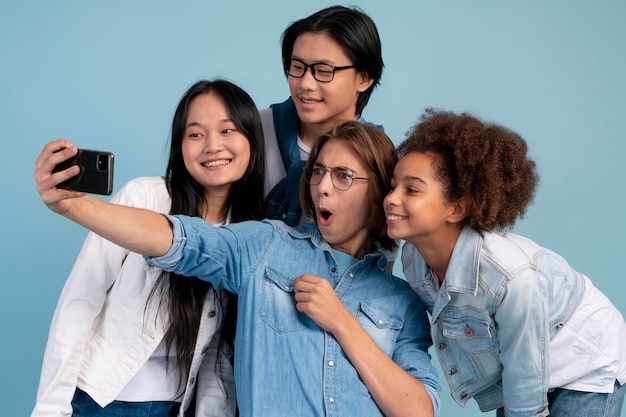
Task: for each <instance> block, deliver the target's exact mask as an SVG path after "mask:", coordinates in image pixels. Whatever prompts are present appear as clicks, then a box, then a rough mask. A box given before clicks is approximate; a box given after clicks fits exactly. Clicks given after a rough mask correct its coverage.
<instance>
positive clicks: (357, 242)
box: [329, 229, 374, 259]
mask: <svg viewBox="0 0 626 417" xmlns="http://www.w3.org/2000/svg"><path fill="white" fill-rule="evenodd" d="M368 235H369V232H368V231H367V230H365V229H364V230H363V231H362V232H361V233H359V235H357V236H354V237H353V238H352V239H351V240H350V241H348V242H342V243H330V242H329V243H330V247H331V248H333V249H335V250H338V251H340V252H343V253H347V254H348V255H350V256H352V257H353V258H357V259H363V258H364V257H365V255H367V254H368V253H370V252H372V251H373V250H374V242H373V241H372V239H371V238H370V237H369V236H368Z"/></svg>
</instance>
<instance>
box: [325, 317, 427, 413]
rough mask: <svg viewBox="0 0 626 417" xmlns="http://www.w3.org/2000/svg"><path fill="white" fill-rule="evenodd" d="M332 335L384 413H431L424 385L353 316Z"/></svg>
mask: <svg viewBox="0 0 626 417" xmlns="http://www.w3.org/2000/svg"><path fill="white" fill-rule="evenodd" d="M334 335H335V337H336V338H337V340H338V342H339V344H340V345H341V347H342V348H343V350H344V352H345V353H346V355H347V356H348V358H349V359H350V361H351V362H352V365H353V366H354V367H355V368H356V370H357V372H358V373H359V375H360V377H361V379H363V382H364V383H365V385H366V386H367V388H368V390H369V392H370V394H371V395H372V397H373V398H374V400H375V401H376V403H377V404H378V406H379V407H380V409H381V410H382V411H383V413H384V414H385V415H386V416H418V417H422V416H424V417H432V416H433V406H432V404H431V400H430V396H429V395H428V392H427V390H426V388H425V387H424V385H423V384H422V383H421V382H420V381H419V380H418V379H416V378H415V377H413V376H412V375H411V374H409V373H408V372H406V371H405V370H404V369H402V368H401V367H400V366H399V365H398V364H396V363H395V362H394V361H393V360H392V359H391V358H390V357H389V356H387V355H386V354H385V353H384V352H383V351H382V350H381V349H380V348H379V347H378V345H376V343H375V342H374V340H373V339H372V338H371V337H370V336H369V334H367V332H366V331H365V330H364V329H363V327H362V326H361V324H360V323H359V322H358V321H357V320H356V319H355V318H354V317H353V316H350V320H349V321H347V322H346V324H345V325H344V326H343V327H342V328H341V329H339V330H337V331H336V332H335V334H334Z"/></svg>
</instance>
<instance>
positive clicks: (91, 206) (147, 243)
mask: <svg viewBox="0 0 626 417" xmlns="http://www.w3.org/2000/svg"><path fill="white" fill-rule="evenodd" d="M62 215H63V216H65V217H67V218H68V219H70V220H72V221H74V222H76V223H78V224H80V225H81V226H84V227H85V228H87V229H89V230H91V231H92V232H94V233H97V234H98V235H100V236H102V237H104V238H105V239H107V240H109V241H111V242H113V243H115V244H116V245H119V246H121V247H123V248H126V249H128V250H130V251H132V252H136V253H139V254H142V255H147V256H152V257H156V256H162V255H165V254H166V253H167V251H168V250H169V248H170V246H171V245H172V239H173V235H172V228H171V226H170V223H169V222H168V220H167V219H166V218H165V217H164V216H163V215H161V214H159V213H156V212H153V211H151V210H145V209H139V208H134V207H128V206H122V205H118V204H112V203H108V202H105V201H102V200H99V199H96V198H93V197H90V196H85V197H81V198H78V199H76V200H74V201H73V203H72V205H71V207H70V209H69V210H67V211H66V212H64V213H62Z"/></svg>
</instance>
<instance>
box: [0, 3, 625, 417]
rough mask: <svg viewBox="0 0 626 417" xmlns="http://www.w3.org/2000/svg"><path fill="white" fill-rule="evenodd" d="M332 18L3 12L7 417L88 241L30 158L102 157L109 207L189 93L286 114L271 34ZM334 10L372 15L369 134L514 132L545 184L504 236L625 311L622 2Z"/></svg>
mask: <svg viewBox="0 0 626 417" xmlns="http://www.w3.org/2000/svg"><path fill="white" fill-rule="evenodd" d="M334 3H335V2H329V1H317V2H295V1H286V0H277V1H276V0H275V1H272V2H260V1H248V2H246V1H237V0H231V1H228V2H225V1H223V2H215V1H180V2H172V1H163V0H153V1H133V2H129V1H120V0H111V1H106V2H104V1H102V2H87V1H77V0H74V1H72V0H68V1H33V0H21V1H13V2H4V3H3V5H2V7H0V128H1V129H2V142H3V143H4V145H3V146H4V147H5V148H4V151H2V152H1V153H0V161H1V164H0V167H1V168H0V169H1V170H2V175H1V176H0V186H1V189H0V190H1V194H2V202H1V203H0V207H1V208H0V210H1V211H0V215H1V218H2V221H3V227H2V236H3V239H2V240H3V243H2V245H3V248H2V250H1V251H0V253H1V255H0V256H1V257H2V258H1V259H0V261H1V264H2V267H3V272H2V274H1V278H0V279H1V282H2V291H1V293H0V335H1V337H2V343H0V361H1V363H0V370H1V371H0V378H1V382H2V389H0V404H2V411H1V412H0V413H1V414H2V415H3V416H11V417H13V416H26V415H28V414H29V412H30V410H31V408H32V406H33V404H34V400H35V394H36V389H37V384H38V379H39V371H40V367H41V359H42V355H43V351H44V347H45V342H46V338H47V330H48V326H49V323H50V319H51V317H52V313H53V311H54V308H55V305H56V301H57V298H58V296H59V293H60V291H61V288H62V285H63V282H64V280H65V278H66V276H67V274H68V273H69V271H70V268H71V266H72V264H73V262H74V259H75V257H76V255H77V253H78V250H79V248H80V245H81V243H82V240H83V239H84V237H85V235H86V232H85V230H84V229H81V228H80V227H79V226H77V225H74V224H72V223H71V222H69V221H67V220H65V219H64V218H62V217H59V216H57V215H55V214H53V213H52V212H50V211H48V210H47V209H46V208H45V206H44V205H43V204H42V203H41V201H40V198H39V195H38V194H37V192H36V191H35V187H34V181H33V178H32V174H33V171H34V160H35V158H36V157H37V155H38V154H39V152H40V150H41V148H42V146H43V145H44V144H45V143H46V142H47V141H49V140H52V139H56V138H61V137H62V138H67V139H70V140H72V141H74V143H76V144H77V145H78V146H81V147H86V148H92V149H103V150H109V151H113V152H114V153H115V156H116V167H115V191H117V190H119V188H120V187H121V186H122V185H123V184H124V183H125V182H126V181H128V180H129V179H131V178H133V177H136V176H140V175H160V174H162V173H163V172H164V167H165V159H166V155H167V149H166V141H167V139H168V134H169V125H170V122H171V118H172V115H173V112H174V108H175V106H176V103H177V101H178V99H179V98H180V96H181V95H182V93H183V92H184V91H185V90H186V89H187V87H189V86H190V85H191V84H192V83H193V82H195V81H196V80H198V79H201V78H211V77H215V76H224V77H227V78H229V79H230V80H232V81H234V82H235V83H237V84H239V85H240V86H241V87H243V88H244V89H246V90H247V91H248V92H249V93H250V95H251V96H252V97H253V98H254V99H255V101H256V103H257V105H258V106H259V108H264V107H267V106H269V105H270V104H272V103H274V102H278V101H282V100H283V99H285V98H286V97H287V95H288V87H287V82H286V80H285V78H284V76H283V74H282V69H281V62H280V34H281V33H282V31H283V29H284V28H285V27H286V26H287V25H288V24H289V23H290V22H292V21H293V20H296V19H298V18H302V17H304V16H307V15H309V14H311V13H313V12H315V11H317V10H318V9H320V8H322V7H325V6H328V5H331V4H334ZM344 4H345V5H352V4H356V5H358V6H360V7H361V8H362V9H363V10H364V11H365V12H366V13H368V14H369V15H370V16H371V17H372V18H373V19H374V20H375V22H376V23H377V25H378V28H379V31H380V35H381V38H382V42H383V56H384V60H385V63H386V69H385V71H384V74H383V78H382V84H381V86H380V87H379V88H378V89H377V90H375V92H374V94H373V96H372V99H371V102H370V104H369V105H368V107H367V108H366V111H365V113H364V116H365V117H366V119H368V120H371V121H375V122H379V123H383V124H384V125H385V128H386V131H387V133H388V134H389V135H390V136H391V137H392V139H393V140H394V142H395V143H399V142H400V141H401V140H402V139H403V138H404V136H405V132H406V131H407V130H408V128H409V127H410V126H411V125H412V124H413V123H414V122H415V121H416V120H417V118H418V116H419V115H420V114H421V113H422V111H423V110H424V108H425V107H437V108H443V109H449V110H453V111H469V112H471V113H474V114H475V115H477V116H480V117H482V118H485V119H487V120H492V121H495V122H498V123H501V124H504V125H505V126H508V127H510V128H512V129H514V130H516V131H517V132H519V133H520V134H521V135H522V136H523V137H524V138H525V139H526V140H527V141H528V143H529V147H530V153H531V154H532V156H533V157H534V158H535V159H536V161H537V163H538V165H539V171H540V175H541V182H540V188H539V191H538V193H537V196H536V201H535V204H534V205H533V207H532V208H531V209H530V210H529V212H528V214H527V216H526V218H525V219H524V220H523V221H521V222H520V223H518V225H517V226H516V227H515V231H516V232H518V233H522V234H525V235H527V236H529V237H530V238H532V239H534V240H536V241H538V242H539V243H540V244H542V245H544V246H547V247H549V248H551V249H553V250H555V251H557V252H559V253H560V254H562V255H563V256H565V257H566V258H567V259H568V260H569V261H570V263H571V264H572V265H573V266H574V267H575V268H576V269H578V270H580V271H581V272H583V273H585V274H587V275H589V276H590V277H591V278H592V279H593V280H594V282H595V283H596V285H597V286H598V287H599V288H600V289H601V290H602V291H604V292H605V293H606V294H607V295H608V296H609V297H610V298H611V300H612V301H613V302H614V303H615V304H616V305H617V307H618V308H619V309H620V311H621V312H622V313H624V312H626V291H624V289H625V284H624V279H625V278H626V274H625V272H626V267H625V266H624V265H625V263H624V257H625V254H624V249H625V248H626V221H625V220H624V212H625V211H624V207H625V206H626V198H625V191H624V184H623V179H624V173H623V166H624V154H625V153H626V141H625V140H624V139H625V138H624V136H625V135H624V120H625V117H624V116H625V114H624V113H625V111H624V110H625V106H624V97H626V83H625V82H624V78H623V77H624V74H625V69H624V68H625V64H626V54H625V52H626V51H625V46H624V41H625V40H626V25H624V21H625V19H626V2H624V1H597V2H583V1H564V0H555V1H524V2H522V1H517V2H497V1H486V0H476V1H471V2H469V1H448V0H445V1H439V2H435V1H416V0H395V1H385V2H383V1H379V0H378V1H377V0H371V1H368V0H363V1H357V0H355V1H354V2H352V3H344ZM86 279H88V277H86ZM442 383H443V384H444V385H445V382H444V380H442ZM442 401H443V408H442V416H457V415H464V416H477V415H480V412H479V411H478V409H477V407H476V405H475V403H474V402H473V401H472V402H471V404H470V406H468V408H467V410H466V411H465V412H463V410H462V409H461V408H459V407H458V406H457V405H455V404H454V403H453V401H452V400H451V398H450V395H449V391H448V390H447V387H444V389H443V392H442ZM623 415H626V413H625V414H623Z"/></svg>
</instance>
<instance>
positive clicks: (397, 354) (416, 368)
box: [393, 292, 441, 417]
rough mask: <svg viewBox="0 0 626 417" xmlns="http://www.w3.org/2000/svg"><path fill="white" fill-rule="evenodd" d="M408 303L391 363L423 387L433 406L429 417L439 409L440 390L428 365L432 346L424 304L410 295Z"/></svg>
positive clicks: (437, 412) (433, 370)
mask: <svg viewBox="0 0 626 417" xmlns="http://www.w3.org/2000/svg"><path fill="white" fill-rule="evenodd" d="M410 296H411V297H410V298H411V302H410V304H409V308H408V309H407V314H406V318H405V321H404V326H403V327H402V330H401V331H400V334H399V336H398V341H397V343H396V349H395V351H394V353H393V360H394V362H396V363H397V364H398V365H399V366H400V367H402V368H403V369H404V370H405V371H407V372H408V373H409V374H411V375H413V376H414V377H415V378H417V379H418V380H419V381H420V382H421V383H422V384H423V385H424V387H425V388H426V391H427V392H428V395H429V396H430V401H431V403H432V406H433V413H434V414H433V415H434V416H435V417H437V416H438V415H439V410H440V407H441V405H440V390H441V387H440V385H439V378H438V376H437V370H436V369H435V367H434V366H433V364H432V363H431V357H430V354H429V353H428V348H430V346H432V344H433V343H432V339H431V337H430V324H429V321H428V316H427V314H426V308H425V307H424V304H423V303H422V302H421V301H420V300H419V298H417V296H415V294H414V293H413V292H411V293H410Z"/></svg>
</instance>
